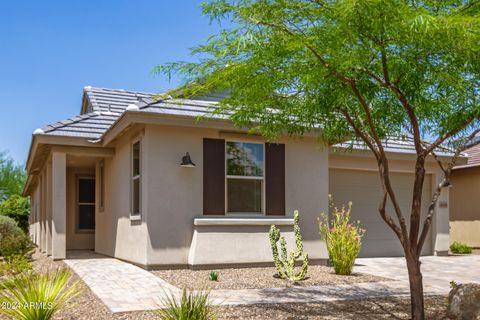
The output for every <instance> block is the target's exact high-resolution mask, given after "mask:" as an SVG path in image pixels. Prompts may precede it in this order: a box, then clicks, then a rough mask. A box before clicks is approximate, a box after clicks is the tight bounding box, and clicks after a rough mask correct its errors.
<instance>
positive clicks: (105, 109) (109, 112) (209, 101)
mask: <svg viewBox="0 0 480 320" xmlns="http://www.w3.org/2000/svg"><path fill="white" fill-rule="evenodd" d="M84 93H85V96H86V98H87V101H88V108H87V113H84V114H81V115H79V116H75V117H72V118H70V119H66V120H63V121H60V122H57V123H54V124H51V125H48V126H47V127H45V128H44V129H43V131H44V132H45V134H46V135H52V136H69V137H82V138H86V139H99V138H101V137H102V135H103V134H104V133H105V132H106V131H107V130H108V129H109V128H110V127H111V126H112V125H113V123H114V122H115V121H116V120H117V119H118V118H119V117H120V116H121V114H122V113H123V112H125V111H126V108H127V106H128V105H129V104H132V103H135V104H136V105H137V106H138V107H139V110H138V111H140V112H145V113H156V114H164V115H174V116H185V117H192V118H196V117H201V116H206V115H210V116H211V117H212V118H214V119H228V118H229V114H230V113H229V112H223V113H216V114H213V115H212V111H214V110H215V109H216V107H217V103H218V101H219V100H221V99H222V98H224V97H225V95H224V94H213V95H210V96H202V97H197V98H192V99H167V100H160V101H156V102H155V101H154V100H153V96H154V94H150V93H144V92H133V91H127V90H123V89H106V88H95V87H85V89H84ZM334 148H337V149H348V148H353V149H355V150H366V147H365V145H363V144H362V143H358V142H355V143H352V142H348V141H347V142H344V143H340V144H337V145H335V146H334ZM385 148H386V151H390V152H398V153H415V147H414V144H413V141H412V139H411V138H408V137H407V138H389V139H387V140H386V143H385ZM437 153H438V154H439V155H450V154H451V152H450V151H449V150H447V149H444V148H439V149H438V151H437Z"/></svg>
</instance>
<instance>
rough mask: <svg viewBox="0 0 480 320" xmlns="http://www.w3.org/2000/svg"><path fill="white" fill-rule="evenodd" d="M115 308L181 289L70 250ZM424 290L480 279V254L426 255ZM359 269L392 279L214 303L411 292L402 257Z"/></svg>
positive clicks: (364, 263)
mask: <svg viewBox="0 0 480 320" xmlns="http://www.w3.org/2000/svg"><path fill="white" fill-rule="evenodd" d="M65 263H66V264H67V265H69V266H70V267H71V268H72V269H73V270H74V271H75V272H76V273H77V274H78V275H79V276H80V277H81V278H82V279H83V280H84V281H85V283H87V285H88V286H89V287H90V288H91V290H92V291H93V293H95V294H96V295H97V296H98V297H99V298H100V299H101V300H102V301H103V303H105V305H107V307H108V308H109V309H110V310H111V311H112V312H123V311H135V310H152V309H155V308H158V306H159V304H160V297H161V296H162V295H164V294H166V293H172V294H175V295H177V294H179V292H180V290H179V289H178V288H176V287H174V286H172V285H170V284H168V283H167V282H165V281H163V280H162V279H160V278H158V277H156V276H154V275H153V274H151V273H150V272H148V271H145V270H143V269H141V268H139V267H137V266H134V265H132V264H129V263H126V262H123V261H120V260H117V259H114V258H108V257H104V256H101V255H97V254H93V253H82V252H78V253H76V254H75V255H72V254H70V255H69V258H68V259H67V260H65ZM422 270H423V275H424V284H425V293H426V294H442V295H443V294H447V293H448V291H449V285H450V284H449V283H450V281H451V280H455V281H456V282H457V283H462V282H479V283H480V256H462V257H423V258H422ZM355 271H356V272H363V273H370V274H374V275H377V276H383V277H386V278H390V279H393V280H394V281H385V282H374V283H359V284H353V285H331V286H315V287H294V288H273V289H249V290H214V291H212V292H211V295H212V298H213V299H214V302H217V303H219V302H221V303H222V304H223V305H234V304H255V303H288V302H322V301H333V300H347V299H365V298H375V297H385V296H407V295H408V294H409V285H408V276H407V271H406V268H405V261H404V259H403V258H371V259H358V260H357V266H356V267H355Z"/></svg>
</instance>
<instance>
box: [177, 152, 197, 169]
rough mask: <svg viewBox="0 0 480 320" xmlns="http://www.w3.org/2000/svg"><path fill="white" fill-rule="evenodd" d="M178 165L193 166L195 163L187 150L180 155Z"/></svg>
mask: <svg viewBox="0 0 480 320" xmlns="http://www.w3.org/2000/svg"><path fill="white" fill-rule="evenodd" d="M180 167H184V168H195V163H193V162H192V159H191V158H190V154H189V153H188V152H187V153H186V154H185V155H184V156H183V157H182V163H180Z"/></svg>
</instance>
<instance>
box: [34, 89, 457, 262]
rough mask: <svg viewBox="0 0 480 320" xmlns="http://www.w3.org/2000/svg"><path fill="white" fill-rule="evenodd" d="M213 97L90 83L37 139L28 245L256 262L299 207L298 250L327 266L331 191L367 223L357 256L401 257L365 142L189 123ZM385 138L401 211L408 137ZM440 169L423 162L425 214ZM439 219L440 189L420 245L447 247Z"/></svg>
mask: <svg viewBox="0 0 480 320" xmlns="http://www.w3.org/2000/svg"><path fill="white" fill-rule="evenodd" d="M221 98H222V97H221V96H215V95H211V96H206V97H198V98H192V99H167V100H160V101H154V100H152V95H150V94H146V93H139V92H130V91H125V90H112V89H102V88H92V87H86V88H85V89H84V92H83V100H82V105H81V112H80V115H79V116H76V117H73V118H71V119H67V120H64V121H60V122H58V123H55V124H52V125H49V126H47V127H45V128H43V129H37V130H35V132H34V133H33V136H32V143H31V147H30V152H29V156H28V162H27V171H28V181H27V183H26V186H25V191H24V193H25V195H29V196H30V197H31V203H32V214H31V236H32V238H33V240H34V241H35V243H36V244H37V245H38V246H39V247H40V249H41V250H42V251H43V252H45V253H47V254H48V255H51V256H52V258H53V259H64V258H65V257H66V252H67V250H76V249H89V250H95V252H98V253H101V254H104V255H108V256H112V257H116V258H119V259H123V260H126V261H130V262H132V263H135V264H137V265H140V266H143V267H146V268H155V267H170V266H187V265H189V266H204V265H222V266H226V265H232V264H235V265H237V264H248V265H251V264H255V265H261V264H266V263H270V262H271V261H272V258H271V251H270V244H269V240H268V230H269V226H270V225H271V224H276V225H278V226H280V228H281V230H282V232H283V234H285V235H286V237H287V239H288V240H293V230H292V224H293V219H292V214H293V211H294V210H297V209H298V210H299V211H300V220H301V229H302V234H303V238H304V247H305V251H306V252H308V253H309V255H310V258H311V260H312V261H313V262H315V263H325V262H326V260H327V258H328V254H327V251H326V248H325V245H324V243H323V242H322V241H321V240H320V237H319V234H318V225H317V218H318V217H319V215H320V213H321V212H327V211H328V194H329V193H332V194H333V196H334V198H335V201H336V202H337V203H347V202H348V201H353V204H354V207H353V214H352V216H353V218H354V219H358V220H360V221H361V224H362V226H364V227H365V228H366V229H367V234H366V236H365V238H364V245H363V249H362V253H361V254H362V256H368V257H375V256H401V255H402V249H401V247H400V244H399V242H398V240H397V239H396V238H395V235H394V233H393V232H392V231H391V230H390V229H389V228H388V227H387V225H386V224H385V223H384V222H383V221H382V220H381V218H380V216H379V214H378V211H377V206H378V200H379V198H378V197H379V190H380V187H379V181H378V173H377V167H376V163H375V161H374V159H373V157H372V155H371V154H370V153H369V152H367V151H365V150H364V148H363V147H362V146H360V145H353V151H348V152H346V151H345V150H344V149H345V148H347V147H349V146H347V145H338V146H336V147H335V148H330V149H329V148H325V147H322V146H321V145H320V144H318V141H317V138H316V137H315V135H314V134H307V135H306V136H305V137H303V138H300V137H296V138H290V137H281V138H280V139H279V140H278V141H276V143H268V142H265V141H264V140H263V139H262V137H260V136H255V135H250V134H247V133H246V131H245V130H241V129H239V128H235V127H234V126H233V125H232V123H231V122H230V121H228V115H227V114H220V115H215V116H213V117H211V118H209V119H208V120H204V121H198V120H197V117H198V116H202V115H205V114H207V113H209V112H210V108H214V107H215V104H216V103H217V101H218V100H219V99H221ZM386 146H387V149H386V150H387V152H388V153H389V154H390V158H391V163H390V167H391V170H392V179H393V181H394V187H395V189H396V190H397V192H398V197H399V201H400V203H401V207H402V209H403V210H404V211H405V212H408V210H409V208H410V196H411V189H412V188H411V184H412V182H413V175H412V174H411V172H413V167H414V157H413V154H414V148H413V144H412V141H410V140H408V139H398V140H389V141H387V143H386ZM338 150H344V151H338ZM438 156H439V157H440V158H442V157H448V156H449V154H448V153H445V152H444V153H442V152H441V151H439V152H438ZM441 178H442V176H441V174H440V172H439V169H438V166H437V164H436V163H435V162H434V161H433V160H431V159H430V160H428V163H427V177H426V182H425V192H424V194H425V196H424V202H423V203H424V208H423V209H424V210H423V212H425V211H426V210H425V209H426V206H427V202H428V200H429V198H430V195H431V194H432V190H433V187H434V186H435V185H437V184H438V183H439V181H440V179H441ZM448 221H449V208H448V190H445V192H444V193H442V196H441V200H440V202H439V205H438V206H437V208H436V215H435V220H434V223H433V228H432V232H431V233H430V235H429V237H428V239H427V241H426V245H425V250H424V254H443V253H446V252H447V250H448V245H449V229H448Z"/></svg>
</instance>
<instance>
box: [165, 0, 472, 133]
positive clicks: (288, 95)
mask: <svg viewBox="0 0 480 320" xmlns="http://www.w3.org/2000/svg"><path fill="white" fill-rule="evenodd" d="M468 5H469V4H468V2H467V1H415V2H412V3H410V2H405V1H400V0H393V1H392V0H388V1H387V0H343V1H311V0H291V1H283V0H270V1H267V0H262V1H253V0H237V1H226V0H215V1H210V2H206V3H204V5H203V12H204V14H205V15H207V16H209V17H210V18H211V20H212V21H218V22H227V24H226V27H225V28H224V30H223V31H222V32H220V33H219V34H217V35H215V36H213V37H211V38H210V39H209V40H208V41H207V42H206V43H205V44H202V45H199V46H197V47H196V48H194V49H193V50H192V53H193V54H194V55H195V56H196V57H198V60H197V61H196V62H193V63H192V62H175V63H171V64H166V65H163V66H161V67H159V68H157V69H156V72H157V73H164V74H166V75H168V76H170V75H173V74H175V75H180V76H182V77H183V78H184V81H185V82H184V83H185V87H184V88H182V93H183V94H184V95H186V96H189V95H196V94H201V93H205V92H209V91H215V90H225V89H228V90H230V91H231V96H230V97H228V98H227V99H225V100H224V101H223V102H222V103H221V105H220V107H221V108H220V110H218V111H217V112H219V113H220V112H225V111H228V112H231V113H233V115H232V120H233V121H234V122H235V124H236V125H239V126H245V125H246V126H249V127H251V128H252V130H253V131H255V132H260V133H262V134H264V135H265V136H267V137H268V138H269V139H275V137H276V136H277V135H279V134H303V133H305V132H306V131H310V130H314V129H317V128H319V127H322V128H323V130H322V132H320V131H317V132H318V134H319V135H320V136H322V137H328V141H335V140H341V139H342V138H344V137H345V136H351V137H353V138H356V139H358V136H357V134H356V133H355V132H354V131H353V130H352V126H351V124H348V123H347V122H346V121H345V118H343V117H342V116H340V115H341V114H342V111H347V112H348V113H349V114H350V115H351V116H352V119H353V121H354V124H355V125H356V126H358V127H359V128H360V129H361V130H362V131H364V132H366V133H368V134H369V135H370V134H372V128H368V127H367V126H366V124H365V121H366V117H367V114H366V113H365V105H362V104H361V103H360V102H359V100H358V96H357V95H356V94H354V92H353V91H352V86H351V84H352V83H353V82H355V84H356V87H357V88H358V89H359V91H360V94H361V95H362V97H363V98H364V99H365V101H366V103H367V105H366V106H367V107H368V108H369V110H370V112H371V114H372V116H373V120H374V123H375V130H376V131H378V133H379V135H380V136H386V135H402V134H405V133H412V124H411V123H410V120H411V119H409V117H408V116H407V113H406V110H405V107H404V104H403V102H402V100H401V99H400V96H401V95H402V96H403V99H404V100H406V101H407V102H408V103H409V104H410V105H411V106H412V107H413V108H414V111H415V113H416V114H417V116H418V121H419V125H420V132H421V134H422V136H423V137H435V136H438V135H442V134H444V133H446V132H449V131H451V130H452V127H454V126H456V125H458V121H457V120H458V119H460V118H463V119H465V118H466V117H469V116H471V115H475V121H477V119H478V116H477V114H478V112H479V109H480V108H479V104H478V96H479V90H480V89H479V87H480V82H479V71H480V58H479V57H480V53H479V48H480V22H479V18H478V14H476V13H475V12H474V11H472V10H471V9H468V10H467V9H465V8H466V7H467V6H468ZM473 7H475V6H473ZM462 8H463V9H462ZM467 13H468V14H467ZM273 111H274V112H273ZM459 113H460V116H459V115H458V114H459ZM452 124H453V125H452Z"/></svg>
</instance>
